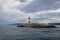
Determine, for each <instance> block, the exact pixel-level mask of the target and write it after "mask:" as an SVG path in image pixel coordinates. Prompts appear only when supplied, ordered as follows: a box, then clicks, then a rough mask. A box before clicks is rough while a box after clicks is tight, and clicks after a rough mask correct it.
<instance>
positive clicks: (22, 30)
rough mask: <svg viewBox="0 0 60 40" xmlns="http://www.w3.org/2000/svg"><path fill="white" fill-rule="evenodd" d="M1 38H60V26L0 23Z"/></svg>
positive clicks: (1, 39)
mask: <svg viewBox="0 0 60 40" xmlns="http://www.w3.org/2000/svg"><path fill="white" fill-rule="evenodd" d="M0 40H60V28H59V27H58V28H30V27H17V26H15V25H0Z"/></svg>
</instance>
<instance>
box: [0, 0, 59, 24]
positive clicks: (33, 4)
mask: <svg viewBox="0 0 60 40" xmlns="http://www.w3.org/2000/svg"><path fill="white" fill-rule="evenodd" d="M28 16H30V17H31V21H32V22H39V23H46V22H48V23H59V22H60V0H0V23H1V24H3V23H18V22H27V17H28Z"/></svg>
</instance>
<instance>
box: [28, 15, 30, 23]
mask: <svg viewBox="0 0 60 40" xmlns="http://www.w3.org/2000/svg"><path fill="white" fill-rule="evenodd" d="M30 21H31V20H30V16H29V17H28V24H30V23H31V22H30Z"/></svg>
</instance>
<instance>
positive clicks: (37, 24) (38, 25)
mask: <svg viewBox="0 0 60 40" xmlns="http://www.w3.org/2000/svg"><path fill="white" fill-rule="evenodd" d="M17 27H32V28H56V27H55V26H54V25H50V24H45V23H42V24H39V23H31V24H28V23H22V24H20V25H18V26H17Z"/></svg>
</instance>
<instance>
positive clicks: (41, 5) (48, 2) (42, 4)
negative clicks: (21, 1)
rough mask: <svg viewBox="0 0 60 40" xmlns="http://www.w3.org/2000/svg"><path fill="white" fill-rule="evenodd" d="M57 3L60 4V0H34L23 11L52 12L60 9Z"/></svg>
mask: <svg viewBox="0 0 60 40" xmlns="http://www.w3.org/2000/svg"><path fill="white" fill-rule="evenodd" d="M56 2H60V0H34V1H33V2H32V3H31V4H29V5H27V6H26V7H24V8H23V9H21V10H22V11H24V12H28V13H33V12H38V11H42V10H52V9H57V8H60V6H59V5H55V3H56Z"/></svg>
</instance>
